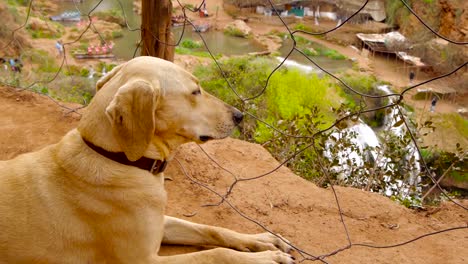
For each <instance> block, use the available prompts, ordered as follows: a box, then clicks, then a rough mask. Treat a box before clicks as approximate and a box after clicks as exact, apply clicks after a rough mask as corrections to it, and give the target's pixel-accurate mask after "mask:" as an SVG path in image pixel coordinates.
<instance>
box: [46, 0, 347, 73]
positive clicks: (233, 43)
mask: <svg viewBox="0 0 468 264" xmlns="http://www.w3.org/2000/svg"><path fill="white" fill-rule="evenodd" d="M100 1H102V2H100ZM122 8H123V11H124V14H125V16H126V18H127V23H128V26H129V28H124V29H123V37H122V38H118V39H115V40H114V42H115V46H114V49H113V50H114V54H115V55H116V57H117V58H120V59H126V60H128V59H131V58H132V57H134V56H138V55H139V54H140V50H139V49H137V43H138V42H139V40H140V31H139V30H135V29H139V28H140V23H141V17H140V16H139V15H138V14H136V13H134V12H133V3H132V1H123V0H120V1H116V0H87V1H83V2H82V3H74V2H73V1H65V2H60V4H59V10H58V13H61V12H64V11H71V10H78V11H80V12H81V13H82V15H83V16H85V15H86V14H88V13H89V12H90V11H93V12H99V11H109V10H122ZM53 15H55V14H53ZM91 15H92V14H91ZM69 25H70V24H69ZM71 26H73V24H71ZM173 32H174V39H175V41H178V40H179V38H180V35H181V33H182V27H175V28H173ZM200 34H201V36H202V37H203V39H204V42H205V43H206V46H207V47H208V49H209V50H210V51H211V52H212V53H213V54H224V55H228V56H229V55H242V54H247V53H249V52H257V51H263V50H264V48H263V47H262V46H261V45H260V44H258V43H256V42H255V41H254V40H252V39H244V38H238V37H233V36H227V35H225V34H224V33H223V32H220V31H215V30H209V31H207V32H204V33H197V32H194V31H193V29H192V27H191V26H190V25H187V26H186V27H185V31H184V36H183V38H182V39H192V40H194V41H201V42H202V43H203V41H202V39H201V38H200ZM96 38H97V37H96ZM291 48H292V41H291V40H290V39H287V40H286V41H285V44H284V45H283V46H282V47H281V49H280V54H281V57H285V56H286V55H287V54H288V53H289V51H290V50H291ZM198 50H199V51H207V48H206V47H205V45H203V47H202V48H200V49H198ZM311 59H313V60H314V61H315V62H316V63H317V64H319V65H320V66H321V67H323V68H325V69H326V70H330V71H332V72H336V71H340V70H344V69H346V68H349V67H351V64H352V63H351V62H350V61H348V60H333V59H330V58H327V57H323V56H317V57H311ZM287 64H295V65H296V64H298V65H299V66H300V65H304V67H308V68H310V67H312V68H313V70H312V71H313V72H319V71H320V70H319V69H318V68H317V67H316V66H314V65H313V64H312V63H311V62H310V61H308V60H307V59H306V58H304V56H302V55H301V54H300V53H298V52H297V51H294V52H293V53H292V54H291V56H289V57H288V63H287Z"/></svg>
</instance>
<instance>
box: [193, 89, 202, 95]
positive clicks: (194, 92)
mask: <svg viewBox="0 0 468 264" xmlns="http://www.w3.org/2000/svg"><path fill="white" fill-rule="evenodd" d="M192 94H193V95H200V94H201V91H200V90H196V91H193V92H192Z"/></svg>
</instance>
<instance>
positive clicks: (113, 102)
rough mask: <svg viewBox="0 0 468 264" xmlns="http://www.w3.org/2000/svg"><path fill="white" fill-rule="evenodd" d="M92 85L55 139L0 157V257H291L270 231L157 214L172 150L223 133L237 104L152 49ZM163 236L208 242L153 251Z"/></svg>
mask: <svg viewBox="0 0 468 264" xmlns="http://www.w3.org/2000/svg"><path fill="white" fill-rule="evenodd" d="M97 90H98V92H97V93H96V96H95V97H94V99H93V100H92V102H91V104H90V105H89V106H88V107H87V111H86V113H85V114H84V115H83V117H82V119H81V121H80V124H79V126H78V128H77V129H73V130H71V131H70V132H69V133H68V134H67V135H65V136H64V137H63V138H62V140H61V141H60V142H58V143H57V144H55V145H50V146H47V147H45V148H43V149H42V150H40V151H37V152H34V153H28V154H23V155H20V156H18V157H16V158H15V159H13V160H9V161H1V162H0V263H8V264H13V263H28V264H30V263H37V264H39V263H40V264H45V263H47V264H52V263H60V264H98V263H112V264H118V263H135V264H150V263H152V264H157V263H161V264H163V263H174V264H179V263H180V264H198V263H199V264H210V263H212V264H219V263H245V264H250V263H251V264H275V263H284V264H290V263H294V261H293V258H292V257H291V256H290V255H289V254H287V253H285V252H288V251H289V250H290V247H289V246H288V245H287V243H285V242H283V240H281V239H279V238H278V237H276V236H274V235H271V234H269V233H262V234H253V235H251V234H241V233H237V232H235V231H231V230H228V229H224V228H220V227H213V226H206V225H200V224H195V223H191V222H188V221H184V220H180V219H177V218H173V217H169V216H165V215H164V210H165V209H164V208H165V206H166V192H165V190H164V176H163V173H162V171H163V170H164V167H165V164H166V160H168V159H170V158H171V153H172V152H173V151H174V150H175V149H176V148H177V146H179V145H180V144H183V143H186V142H190V141H194V142H199V143H201V142H205V141H207V140H210V139H221V138H225V137H227V136H228V135H229V134H230V133H231V130H232V129H233V128H234V127H235V125H236V124H238V123H239V122H240V121H241V120H242V114H241V112H239V111H238V110H237V109H235V108H233V107H231V106H228V105H226V104H225V103H223V102H222V101H220V100H219V99H216V98H215V97H213V96H211V95H209V94H208V93H206V92H204V91H203V90H202V89H201V87H200V85H199V83H198V81H197V79H196V78H195V77H193V76H192V75H191V74H190V73H188V72H186V71H185V70H183V69H182V68H180V67H178V66H176V65H175V64H172V63H170V62H167V61H164V60H161V59H157V58H153V57H138V58H136V59H133V60H131V61H129V62H127V63H125V64H122V65H120V66H118V67H116V68H115V69H114V70H112V71H111V72H110V73H109V74H108V75H106V76H105V77H103V78H102V79H101V80H99V82H98V83H97ZM161 243H168V244H184V245H210V246H215V248H214V249H210V250H205V251H200V252H196V253H190V254H181V255H175V256H158V254H157V253H158V251H159V248H160V244H161Z"/></svg>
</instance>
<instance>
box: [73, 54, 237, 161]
mask: <svg viewBox="0 0 468 264" xmlns="http://www.w3.org/2000/svg"><path fill="white" fill-rule="evenodd" d="M97 90H98V92H97V93H96V96H95V97H94V98H93V100H92V101H91V103H90V105H89V106H88V107H87V111H86V113H85V114H84V115H83V117H82V119H81V121H80V125H79V127H78V130H79V131H80V133H81V135H82V137H83V138H84V139H86V140H88V141H90V142H92V143H93V144H95V145H97V146H99V147H101V148H104V149H106V150H108V151H112V152H124V153H125V154H126V156H127V158H128V159H129V160H137V159H139V158H140V157H142V156H143V155H146V154H145V153H147V152H148V150H149V149H151V148H153V149H154V148H156V149H157V151H159V152H162V155H163V156H167V155H168V152H170V151H171V150H173V149H174V148H176V147H177V146H178V145H180V144H183V143H186V142H190V141H194V142H198V143H201V142H206V141H208V140H210V139H221V138H225V137H227V136H229V135H230V134H231V132H232V130H233V129H234V127H235V126H236V125H237V124H239V123H240V122H241V120H242V117H243V116H242V113H241V112H240V111H239V110H237V109H236V108H234V107H232V106H229V105H227V104H225V103H224V102H222V101H221V100H219V99H217V98H215V97H213V96H212V95H210V94H208V93H207V92H205V91H204V90H203V89H202V88H201V87H200V84H199V83H198V80H197V79H196V78H195V77H194V76H193V75H191V74H190V73H188V72H187V71H185V70H184V69H182V68H180V67H179V66H177V65H175V64H173V63H171V62H168V61H165V60H162V59H158V58H154V57H138V58H135V59H133V60H131V61H129V62H127V63H125V64H122V65H119V66H118V67H116V68H115V69H114V70H112V71H111V72H109V73H108V74H107V75H106V76H104V77H103V78H102V79H101V80H99V81H98V83H97ZM163 158H165V157H163Z"/></svg>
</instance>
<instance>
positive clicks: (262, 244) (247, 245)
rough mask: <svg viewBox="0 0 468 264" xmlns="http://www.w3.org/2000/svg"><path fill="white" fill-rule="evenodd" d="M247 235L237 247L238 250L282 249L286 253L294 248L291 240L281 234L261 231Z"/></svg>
mask: <svg viewBox="0 0 468 264" xmlns="http://www.w3.org/2000/svg"><path fill="white" fill-rule="evenodd" d="M245 236H246V237H245V239H243V241H242V242H241V243H240V245H239V247H236V248H237V249H238V250H241V251H249V252H259V251H266V250H273V251H275V250H281V251H283V252H286V253H288V252H290V251H291V250H292V247H291V246H290V245H289V241H288V240H286V239H284V238H283V237H281V236H280V235H274V234H271V233H261V234H253V235H245Z"/></svg>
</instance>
